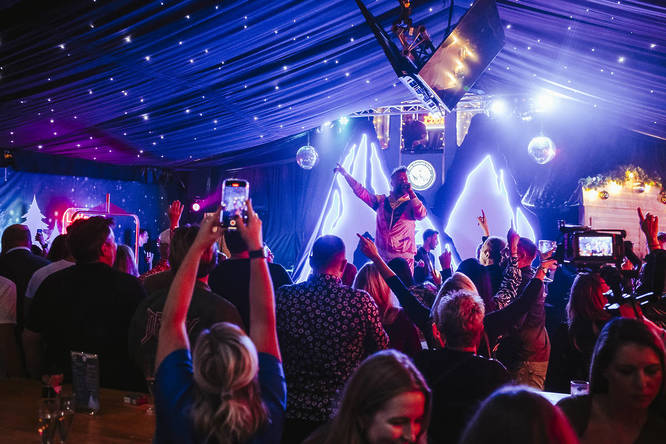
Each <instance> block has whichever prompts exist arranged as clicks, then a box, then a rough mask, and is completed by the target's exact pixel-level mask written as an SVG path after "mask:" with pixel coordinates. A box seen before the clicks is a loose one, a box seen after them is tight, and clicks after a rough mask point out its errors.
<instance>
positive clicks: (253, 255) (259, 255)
mask: <svg viewBox="0 0 666 444" xmlns="http://www.w3.org/2000/svg"><path fill="white" fill-rule="evenodd" d="M250 259H266V252H265V251H264V249H263V248H260V249H259V250H254V251H250Z"/></svg>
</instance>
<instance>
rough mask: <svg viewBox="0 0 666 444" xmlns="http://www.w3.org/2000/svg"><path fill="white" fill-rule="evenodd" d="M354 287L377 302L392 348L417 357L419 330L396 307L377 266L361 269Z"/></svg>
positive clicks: (419, 345) (371, 265)
mask: <svg viewBox="0 0 666 444" xmlns="http://www.w3.org/2000/svg"><path fill="white" fill-rule="evenodd" d="M353 287H354V288H355V289H357V290H364V291H366V292H368V294H370V296H372V298H373V299H374V300H375V303H376V304H377V308H379V316H380V319H381V320H382V325H383V326H384V330H386V334H387V335H388V337H389V346H390V348H394V349H396V350H398V351H401V352H403V353H405V354H406V355H408V356H411V357H414V356H416V354H417V353H418V352H419V351H421V341H420V340H419V334H418V330H417V329H416V326H415V325H414V323H413V322H412V321H411V320H410V319H409V316H408V315H407V313H405V311H404V310H403V309H402V308H400V307H396V306H395V305H394V303H393V300H392V299H393V295H392V294H391V289H390V288H389V286H388V284H387V283H386V281H385V280H384V278H383V277H382V275H381V274H380V273H379V270H378V269H377V267H376V266H375V264H372V263H368V264H365V265H364V266H363V267H361V269H360V270H359V272H358V274H357V275H356V279H355V280H354V285H353Z"/></svg>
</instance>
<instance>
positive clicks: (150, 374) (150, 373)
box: [143, 353, 155, 415]
mask: <svg viewBox="0 0 666 444" xmlns="http://www.w3.org/2000/svg"><path fill="white" fill-rule="evenodd" d="M143 375H144V376H145V378H146V386H148V393H149V394H150V397H149V399H148V408H147V409H146V415H154V414H155V401H154V400H155V392H154V389H155V355H154V354H152V353H148V356H147V357H146V358H145V359H144V362H143Z"/></svg>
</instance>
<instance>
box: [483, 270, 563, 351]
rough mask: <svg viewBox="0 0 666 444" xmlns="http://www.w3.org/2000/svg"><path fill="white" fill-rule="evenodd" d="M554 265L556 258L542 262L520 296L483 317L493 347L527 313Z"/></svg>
mask: <svg viewBox="0 0 666 444" xmlns="http://www.w3.org/2000/svg"><path fill="white" fill-rule="evenodd" d="M553 267H557V263H556V261H555V260H552V259H550V260H546V261H544V262H542V263H541V265H540V266H539V269H538V270H537V273H536V274H535V275H534V278H532V280H531V281H530V282H529V283H528V284H527V286H526V287H525V289H524V290H523V292H522V293H521V294H520V296H518V297H517V298H516V299H514V300H513V301H512V302H511V303H510V304H508V305H507V306H506V307H504V308H502V309H501V310H497V311H493V312H491V313H488V314H487V315H486V316H485V317H484V318H483V326H484V328H485V330H486V334H487V335H488V339H489V341H490V346H491V347H492V346H493V345H494V342H495V340H496V339H497V337H499V336H500V335H502V334H505V333H506V332H507V331H508V330H509V329H510V328H511V326H513V325H514V324H516V323H517V322H519V320H520V319H521V318H522V317H523V316H525V315H526V314H527V312H528V311H529V310H530V308H531V307H532V305H533V304H534V303H535V302H536V301H537V299H538V298H539V295H540V294H541V290H542V289H543V280H544V278H545V277H546V273H547V272H548V270H549V269H552V268H553Z"/></svg>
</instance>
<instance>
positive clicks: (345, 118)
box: [338, 116, 349, 126]
mask: <svg viewBox="0 0 666 444" xmlns="http://www.w3.org/2000/svg"><path fill="white" fill-rule="evenodd" d="M338 122H340V125H342V126H345V125H346V124H348V123H349V118H348V117H346V116H342V117H340V119H339V120H338Z"/></svg>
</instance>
